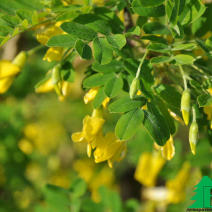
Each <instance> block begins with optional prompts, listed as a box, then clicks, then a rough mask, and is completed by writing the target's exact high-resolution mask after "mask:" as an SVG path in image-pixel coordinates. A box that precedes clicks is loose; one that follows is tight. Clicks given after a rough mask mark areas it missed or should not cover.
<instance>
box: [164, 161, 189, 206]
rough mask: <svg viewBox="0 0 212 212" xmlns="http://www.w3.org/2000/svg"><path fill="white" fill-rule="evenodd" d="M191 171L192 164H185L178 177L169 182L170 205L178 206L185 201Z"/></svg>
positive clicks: (167, 185)
mask: <svg viewBox="0 0 212 212" xmlns="http://www.w3.org/2000/svg"><path fill="white" fill-rule="evenodd" d="M190 169H191V167H190V164H189V163H188V162H185V163H184V164H183V166H182V168H181V170H180V171H179V172H178V174H177V176H176V177H175V178H174V179H172V180H169V181H167V183H166V187H167V189H168V200H167V201H168V203H173V204H177V203H179V202H182V201H184V199H185V188H186V185H187V183H188V179H189V176H190Z"/></svg>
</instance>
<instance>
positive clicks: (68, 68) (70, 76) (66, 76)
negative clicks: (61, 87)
mask: <svg viewBox="0 0 212 212" xmlns="http://www.w3.org/2000/svg"><path fill="white" fill-rule="evenodd" d="M60 74H61V78H62V80H64V81H67V82H74V78H75V72H74V70H73V67H72V64H71V63H70V62H69V61H66V62H65V63H64V64H63V65H62V67H61V70H60Z"/></svg>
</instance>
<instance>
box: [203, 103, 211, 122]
mask: <svg viewBox="0 0 212 212" xmlns="http://www.w3.org/2000/svg"><path fill="white" fill-rule="evenodd" d="M203 110H204V112H205V114H206V115H207V118H208V120H212V105H209V106H205V107H204V108H203Z"/></svg>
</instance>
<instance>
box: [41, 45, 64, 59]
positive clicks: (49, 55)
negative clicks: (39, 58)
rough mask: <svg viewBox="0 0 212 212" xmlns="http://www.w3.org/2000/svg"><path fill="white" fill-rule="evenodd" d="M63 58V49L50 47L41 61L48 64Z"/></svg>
mask: <svg viewBox="0 0 212 212" xmlns="http://www.w3.org/2000/svg"><path fill="white" fill-rule="evenodd" d="M62 56H63V48H61V47H51V48H49V49H48V50H47V52H46V54H45V55H44V57H43V60H47V61H48V62H52V61H60V60H61V59H62Z"/></svg>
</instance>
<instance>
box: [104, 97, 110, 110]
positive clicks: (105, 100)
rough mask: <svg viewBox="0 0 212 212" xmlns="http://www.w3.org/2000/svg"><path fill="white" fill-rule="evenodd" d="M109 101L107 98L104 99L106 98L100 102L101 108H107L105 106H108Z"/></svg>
mask: <svg viewBox="0 0 212 212" xmlns="http://www.w3.org/2000/svg"><path fill="white" fill-rule="evenodd" d="M109 101H110V98H109V97H106V98H105V99H104V101H103V102H102V106H103V107H104V108H107V105H108V103H109Z"/></svg>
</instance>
